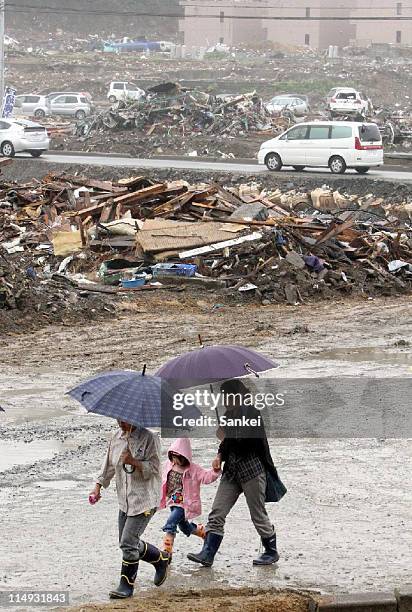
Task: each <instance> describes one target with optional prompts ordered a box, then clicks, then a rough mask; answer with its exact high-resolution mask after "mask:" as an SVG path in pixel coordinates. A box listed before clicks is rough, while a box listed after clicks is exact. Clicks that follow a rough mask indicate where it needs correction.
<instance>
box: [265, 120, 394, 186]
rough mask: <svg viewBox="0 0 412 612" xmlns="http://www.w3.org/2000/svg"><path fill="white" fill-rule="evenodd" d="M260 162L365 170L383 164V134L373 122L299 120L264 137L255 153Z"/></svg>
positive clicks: (274, 167)
mask: <svg viewBox="0 0 412 612" xmlns="http://www.w3.org/2000/svg"><path fill="white" fill-rule="evenodd" d="M258 161H259V164H266V166H267V168H268V169H269V170H273V171H275V170H280V169H281V168H282V166H292V167H293V168H295V170H303V168H305V167H306V166H308V167H313V168H322V167H325V168H327V167H329V168H330V170H331V172H333V173H334V174H343V173H344V172H345V171H346V169H347V168H354V169H355V170H356V172H359V174H365V173H366V172H368V170H369V168H371V167H373V166H381V165H382V164H383V147H382V138H381V134H380V132H379V128H378V126H377V125H376V124H375V123H358V122H347V121H345V122H343V121H319V122H310V123H299V124H298V125H295V126H293V127H292V128H290V129H289V130H287V131H286V132H284V133H283V134H281V135H280V136H277V137H276V138H272V139H271V140H267V141H266V142H264V143H263V144H262V146H261V147H260V150H259V153H258Z"/></svg>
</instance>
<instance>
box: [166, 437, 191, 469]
mask: <svg viewBox="0 0 412 612" xmlns="http://www.w3.org/2000/svg"><path fill="white" fill-rule="evenodd" d="M171 451H172V452H173V453H177V454H178V455H182V457H185V459H187V460H188V461H189V463H192V445H191V444H190V439H189V438H177V440H175V441H174V442H173V443H172V444H171V445H170V447H169V450H168V453H167V456H168V457H169V453H170V452H171Z"/></svg>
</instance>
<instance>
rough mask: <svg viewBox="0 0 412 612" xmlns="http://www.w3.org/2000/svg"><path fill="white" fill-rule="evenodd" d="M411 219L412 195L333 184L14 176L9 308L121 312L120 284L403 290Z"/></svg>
mask: <svg viewBox="0 0 412 612" xmlns="http://www.w3.org/2000/svg"><path fill="white" fill-rule="evenodd" d="M411 224H412V204H410V203H407V202H403V203H399V199H398V200H394V201H393V202H392V203H391V202H388V201H384V200H383V198H376V197H374V196H373V195H371V194H369V195H365V196H363V197H357V196H355V195H352V196H348V195H346V194H341V193H340V192H339V191H334V192H333V191H332V190H330V189H329V188H327V187H326V186H324V187H320V188H318V189H315V190H312V191H310V192H305V191H304V192H301V193H300V192H298V191H296V190H290V191H286V192H285V191H281V190H280V189H272V190H268V189H262V188H261V187H260V186H259V185H258V184H256V183H250V184H247V185H245V184H241V185H237V186H233V185H232V186H230V187H225V186H223V185H220V184H217V183H201V184H192V185H191V184H189V183H188V182H186V181H184V180H175V181H172V182H156V181H154V180H152V179H150V178H148V177H146V176H133V177H130V178H125V179H120V180H117V181H109V180H104V181H102V180H96V179H90V178H87V177H84V176H70V175H48V176H46V177H44V178H43V180H42V181H37V180H33V181H31V182H30V183H27V184H23V185H21V184H17V183H14V182H8V183H7V182H4V181H3V182H0V312H1V311H4V310H9V311H10V310H13V309H29V310H30V311H38V312H40V311H41V312H43V313H44V314H45V316H46V317H47V316H49V317H50V318H51V320H52V319H53V316H52V315H53V313H60V314H61V312H62V311H66V312H68V311H69V310H71V309H72V310H76V311H77V312H78V313H83V312H84V311H87V312H88V313H89V316H90V312H92V311H94V312H96V311H98V310H99V309H100V310H102V311H107V310H108V311H109V312H110V311H111V309H112V304H111V302H110V300H108V298H113V297H114V296H116V294H119V293H120V294H125V295H127V294H130V292H132V294H133V292H135V291H149V290H152V291H155V290H159V289H165V290H182V286H186V287H187V286H192V287H197V286H199V285H202V286H204V287H207V288H209V287H212V288H216V289H222V290H223V291H224V292H226V294H227V295H228V296H229V299H236V300H239V299H254V300H256V299H257V300H259V301H260V302H261V303H262V304H269V303H276V302H287V303H289V304H297V303H301V302H304V301H305V300H308V299H318V298H319V299H320V298H325V297H332V296H334V295H340V294H349V293H356V294H362V295H364V296H373V295H378V294H391V293H394V292H404V291H408V290H410V289H411V288H412V229H411ZM105 294H108V295H105ZM93 296H94V297H93ZM96 300H97V302H96ZM99 300H100V301H99ZM96 304H97V305H96Z"/></svg>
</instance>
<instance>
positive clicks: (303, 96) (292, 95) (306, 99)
mask: <svg viewBox="0 0 412 612" xmlns="http://www.w3.org/2000/svg"><path fill="white" fill-rule="evenodd" d="M279 96H280V97H282V98H299V99H300V100H303V101H304V102H306V104H307V105H308V106H310V104H309V96H307V95H306V94H298V93H285V94H279Z"/></svg>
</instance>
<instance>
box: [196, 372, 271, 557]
mask: <svg viewBox="0 0 412 612" xmlns="http://www.w3.org/2000/svg"><path fill="white" fill-rule="evenodd" d="M220 389H221V391H222V393H223V394H224V398H225V406H226V413H225V417H226V418H227V420H228V424H226V425H225V426H224V427H223V428H222V429H221V430H220V432H218V437H223V439H222V441H221V444H220V446H219V450H218V454H217V456H216V458H215V459H214V461H213V463H212V466H213V468H214V469H220V468H221V465H222V464H224V467H223V475H222V478H221V481H220V484H219V487H218V490H217V492H216V496H215V499H214V502H213V507H212V510H211V511H210V514H209V517H208V523H207V525H206V539H205V542H204V545H203V548H202V550H201V551H200V553H198V554H193V553H189V554H188V558H189V559H190V560H191V561H194V562H196V563H201V564H202V565H204V566H205V567H211V566H212V564H213V561H214V557H215V555H216V552H217V551H218V549H219V547H220V544H221V542H222V540H223V535H224V526H225V522H226V517H227V515H228V514H229V512H230V511H231V509H232V508H233V506H234V505H235V503H236V502H237V500H238V498H239V496H240V495H241V494H242V493H243V494H244V495H245V498H246V503H247V505H248V507H249V512H250V518H251V520H252V522H253V525H254V526H255V529H256V531H257V532H258V534H259V535H260V537H261V539H262V544H263V547H264V552H263V554H262V555H261V556H260V557H259V558H258V559H255V560H254V561H253V564H254V565H271V564H273V563H276V562H277V561H278V560H279V554H278V552H277V548H276V533H275V529H274V527H273V525H272V523H271V521H270V519H269V516H268V514H267V512H266V507H265V500H266V484H267V472H270V473H271V474H273V476H275V477H276V475H277V474H276V468H275V466H274V464H273V460H272V457H271V454H270V450H269V444H268V441H267V438H266V433H265V428H264V425H263V423H262V418H261V413H260V412H259V411H258V410H256V409H255V408H254V407H252V406H245V405H244V404H245V402H244V401H243V398H244V397H245V393H248V391H247V389H246V387H245V386H244V385H243V383H242V382H241V381H239V380H230V381H227V382H225V383H223V384H222V386H221V388H220ZM242 417H245V418H246V419H255V420H256V421H257V424H253V425H249V426H244V425H243V426H242V425H236V424H231V423H230V420H229V419H239V418H242ZM259 417H260V418H259ZM219 434H220V435H219ZM221 434H223V436H221Z"/></svg>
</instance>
